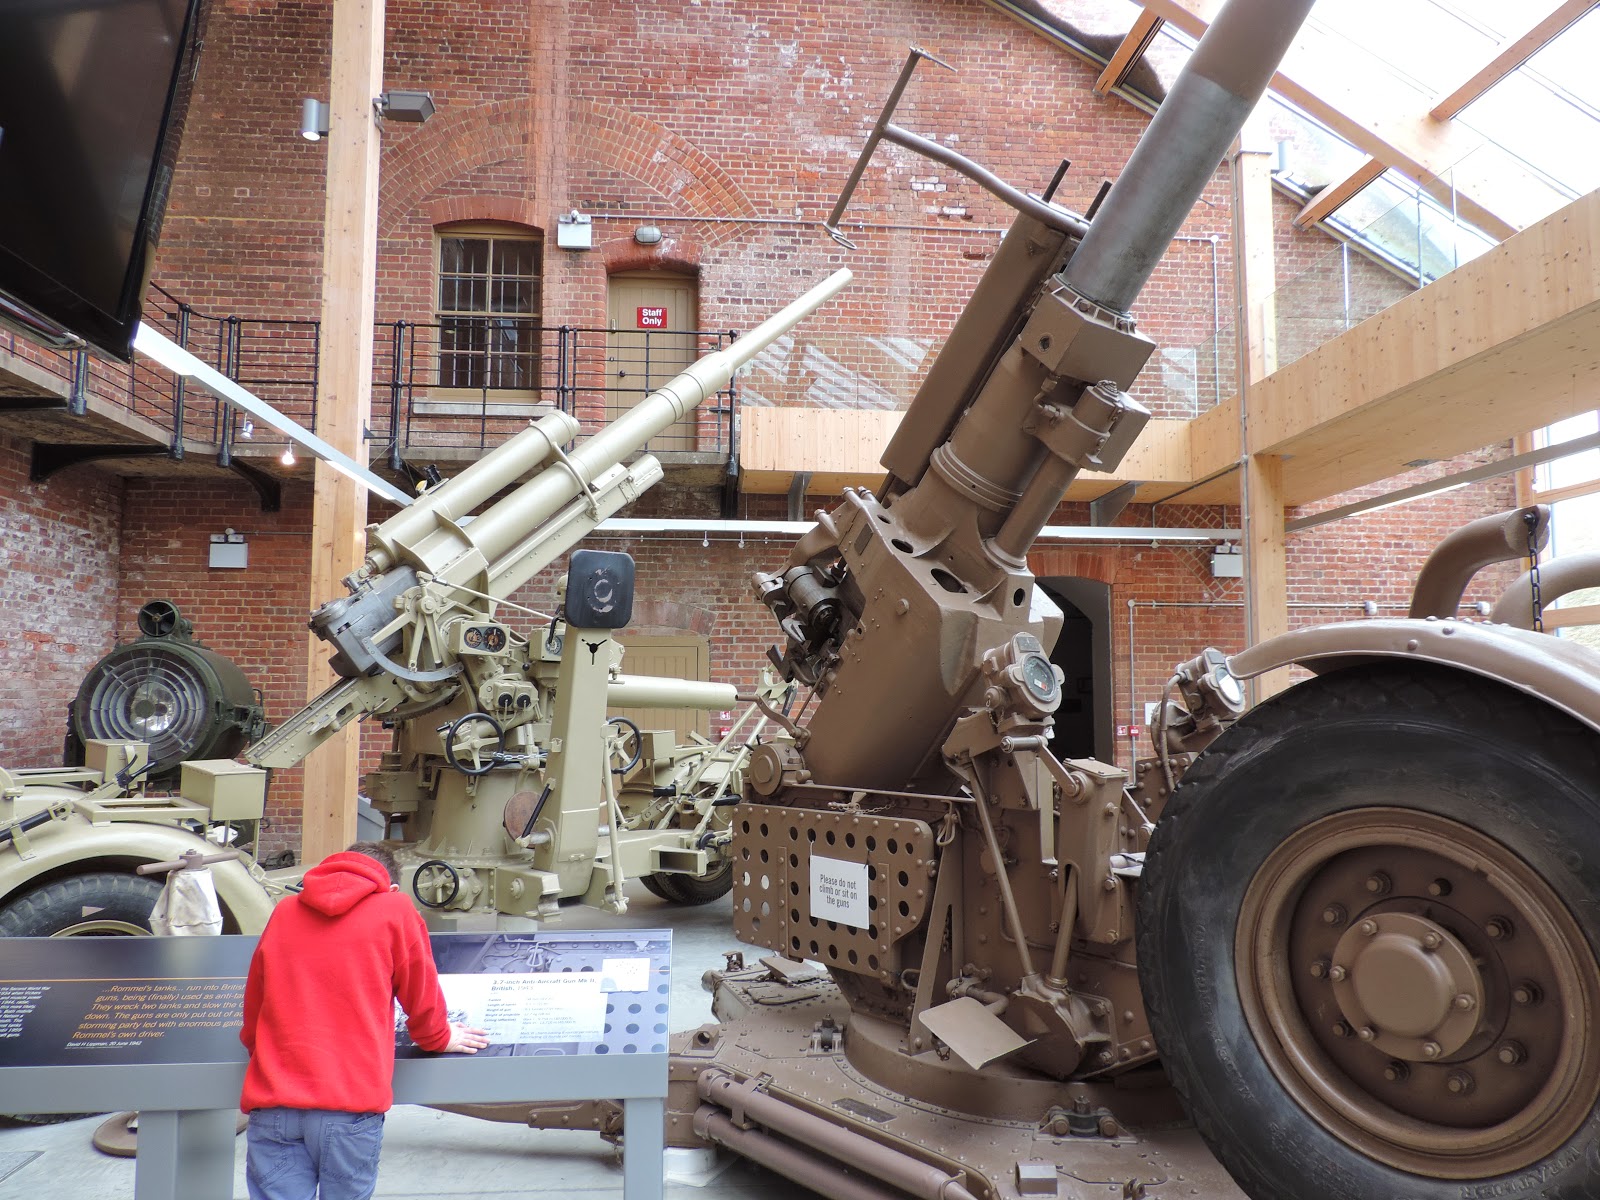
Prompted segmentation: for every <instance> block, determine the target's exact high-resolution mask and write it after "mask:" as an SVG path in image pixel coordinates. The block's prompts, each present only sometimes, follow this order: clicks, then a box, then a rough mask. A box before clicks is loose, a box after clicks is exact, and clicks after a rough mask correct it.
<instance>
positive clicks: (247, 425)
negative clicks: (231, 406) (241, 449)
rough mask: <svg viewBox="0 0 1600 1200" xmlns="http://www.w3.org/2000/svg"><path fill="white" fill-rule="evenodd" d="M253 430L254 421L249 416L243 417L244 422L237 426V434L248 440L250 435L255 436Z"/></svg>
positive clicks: (254, 430)
mask: <svg viewBox="0 0 1600 1200" xmlns="http://www.w3.org/2000/svg"><path fill="white" fill-rule="evenodd" d="M255 432H256V423H255V422H254V421H252V420H251V419H250V418H249V417H246V418H245V419H244V424H242V425H240V426H239V436H240V437H242V438H243V439H244V440H245V441H247V442H248V441H249V440H250V439H251V438H252V437H254V436H255Z"/></svg>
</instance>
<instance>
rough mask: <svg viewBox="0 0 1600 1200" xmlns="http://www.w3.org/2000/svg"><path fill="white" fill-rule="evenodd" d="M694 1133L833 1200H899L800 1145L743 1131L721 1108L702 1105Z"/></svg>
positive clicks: (889, 1192)
mask: <svg viewBox="0 0 1600 1200" xmlns="http://www.w3.org/2000/svg"><path fill="white" fill-rule="evenodd" d="M694 1131H695V1133H696V1134H698V1135H699V1136H700V1137H703V1138H705V1139H706V1140H707V1141H711V1142H716V1143H718V1144H719V1145H723V1146H726V1147H727V1148H728V1149H729V1150H732V1151H733V1152H734V1153H735V1154H737V1155H739V1156H740V1157H741V1158H748V1159H750V1161H752V1162H756V1163H760V1164H761V1165H762V1166H763V1167H766V1168H767V1169H768V1170H769V1171H776V1172H777V1173H778V1174H779V1175H782V1176H783V1177H784V1178H786V1179H792V1180H794V1181H795V1182H796V1183H800V1184H804V1185H805V1186H806V1187H808V1188H810V1189H811V1190H812V1191H814V1192H816V1193H817V1194H819V1195H822V1196H827V1197H828V1198H829V1200H899V1197H898V1196H897V1195H896V1194H895V1193H894V1192H892V1191H890V1190H889V1189H888V1188H885V1187H879V1186H877V1185H876V1184H872V1183H869V1182H868V1181H867V1180H865V1179H858V1178H856V1177H855V1176H853V1175H847V1174H846V1173H845V1172H844V1171H843V1170H841V1169H840V1168H839V1167H836V1166H834V1165H833V1164H832V1163H829V1162H825V1161H823V1160H822V1159H820V1158H818V1157H817V1156H816V1155H815V1154H813V1153H810V1152H809V1151H806V1150H803V1149H801V1148H800V1147H798V1146H793V1145H790V1144H789V1143H788V1142H781V1141H779V1140H778V1139H777V1138H775V1137H773V1136H772V1135H771V1134H770V1133H763V1132H761V1130H759V1129H741V1128H740V1127H739V1126H737V1125H735V1124H734V1123H733V1118H732V1117H730V1116H729V1115H728V1114H727V1113H725V1112H723V1111H722V1110H721V1109H720V1108H716V1107H714V1106H713V1105H710V1104H702V1105H701V1106H700V1107H699V1108H697V1109H696V1110H695V1114H694Z"/></svg>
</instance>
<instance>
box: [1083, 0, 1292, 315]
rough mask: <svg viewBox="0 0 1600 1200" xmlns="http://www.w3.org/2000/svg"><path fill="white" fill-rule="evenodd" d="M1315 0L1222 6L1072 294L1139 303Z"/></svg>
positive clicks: (1101, 227)
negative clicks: (1140, 296)
mask: <svg viewBox="0 0 1600 1200" xmlns="http://www.w3.org/2000/svg"><path fill="white" fill-rule="evenodd" d="M1313 3H1315V0H1228V3H1226V4H1224V5H1223V6H1222V11H1221V12H1219V13H1218V14H1217V17H1216V19H1215V20H1214V21H1212V23H1211V27H1210V28H1209V29H1207V30H1206V33H1205V36H1204V37H1202V38H1201V39H1200V44H1199V45H1198V46H1196V47H1195V51H1194V54H1193V55H1192V56H1190V59H1189V62H1188V64H1187V65H1186V66H1185V67H1184V69H1183V71H1182V72H1181V73H1180V74H1179V76H1178V78H1177V81H1176V82H1175V83H1174V84H1173V86H1172V90H1171V91H1170V92H1168V93H1167V98H1166V99H1165V100H1164V101H1162V103H1161V107H1160V108H1159V109H1158V110H1157V111H1156V115H1155V119H1154V120H1152V121H1151V122H1150V128H1149V129H1147V130H1145V134H1144V136H1143V137H1142V138H1140V139H1139V144H1138V146H1136V147H1135V148H1134V151H1133V155H1132V157H1130V158H1129V159H1128V165H1127V166H1126V167H1124V168H1123V170H1122V174H1121V175H1120V176H1119V177H1118V179H1117V182H1116V183H1115V185H1113V186H1112V188H1111V191H1110V193H1109V194H1108V195H1107V196H1106V199H1105V203H1104V204H1102V205H1101V206H1100V213H1099V215H1098V216H1096V217H1095V219H1094V221H1093V222H1092V223H1091V224H1090V226H1089V232H1088V233H1087V234H1086V235H1085V236H1084V239H1083V244H1082V245H1080V246H1079V247H1078V250H1077V252H1076V253H1075V254H1074V255H1073V256H1072V261H1071V262H1069V263H1068V264H1067V269H1066V271H1065V272H1064V273H1063V275H1064V278H1065V280H1066V282H1067V284H1068V285H1069V286H1070V287H1071V288H1072V289H1073V291H1075V292H1077V293H1078V294H1079V295H1080V296H1087V297H1088V298H1089V299H1090V300H1093V301H1095V302H1096V303H1098V304H1101V305H1104V306H1105V307H1106V308H1109V309H1113V310H1115V311H1117V312H1127V311H1128V309H1129V308H1131V307H1132V305H1133V302H1134V300H1135V299H1136V298H1137V297H1138V295H1139V291H1140V289H1141V288H1143V287H1144V285H1145V281H1146V280H1148V279H1149V278H1150V274H1151V272H1152V271H1154V270H1155V268H1156V264H1157V263H1159V262H1160V261H1161V256H1162V255H1164V254H1165V253H1166V252H1167V246H1168V245H1169V244H1170V243H1171V241H1172V238H1173V235H1174V234H1176V233H1177V232H1178V229H1179V227H1180V226H1182V224H1183V222H1184V219H1185V218H1186V217H1187V216H1188V215H1189V210H1190V209H1191V208H1193V207H1194V204H1195V201H1197V200H1198V199H1199V198H1200V194H1201V193H1202V192H1203V191H1204V190H1205V186H1206V183H1207V182H1208V181H1209V180H1210V179H1211V176H1212V173H1213V172H1215V171H1216V169H1217V163H1219V162H1220V161H1221V160H1222V157H1223V156H1224V155H1225V154H1226V153H1227V152H1228V147H1229V145H1231V144H1232V142H1233V139H1234V138H1235V137H1237V136H1238V135H1239V130H1240V129H1241V128H1242V127H1243V126H1244V123H1245V120H1246V118H1248V117H1249V115H1250V112H1251V110H1252V109H1254V108H1255V106H1256V104H1257V103H1258V102H1259V101H1260V99H1261V96H1262V94H1263V93H1264V92H1265V91H1266V90H1267V84H1269V83H1270V82H1271V81H1272V76H1273V73H1274V72H1275V71H1276V70H1277V69H1278V63H1279V62H1281V61H1282V59H1283V56H1284V54H1285V52H1286V51H1287V50H1288V49H1289V45H1290V43H1291V42H1293V41H1294V38H1295V34H1297V33H1298V32H1299V31H1300V26H1301V25H1303V24H1304V23H1305V19H1306V17H1307V16H1308V15H1309V14H1310V12H1311V6H1312V4H1313Z"/></svg>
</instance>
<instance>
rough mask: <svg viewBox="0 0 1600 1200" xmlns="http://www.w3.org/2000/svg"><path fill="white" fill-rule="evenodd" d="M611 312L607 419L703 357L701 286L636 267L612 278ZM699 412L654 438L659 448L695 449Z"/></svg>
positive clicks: (652, 444)
mask: <svg viewBox="0 0 1600 1200" xmlns="http://www.w3.org/2000/svg"><path fill="white" fill-rule="evenodd" d="M607 311H608V314H609V322H608V323H609V324H610V326H611V329H612V333H611V335H610V339H609V343H608V345H607V347H606V420H607V421H612V420H615V419H616V418H617V417H618V416H620V415H621V414H623V413H625V412H627V411H628V410H629V409H630V408H632V407H633V406H634V405H635V404H637V403H639V401H640V400H642V399H644V398H645V396H646V395H648V394H649V393H650V392H651V391H652V390H653V389H655V388H658V387H660V386H661V385H662V384H663V383H665V382H666V381H667V380H669V379H671V378H672V377H673V376H674V375H676V374H678V372H680V371H682V370H683V369H684V367H686V366H688V365H689V364H690V363H692V362H693V361H694V360H695V359H696V358H697V357H698V347H697V345H696V342H697V339H696V337H695V330H697V329H698V328H699V327H700V302H699V289H698V287H697V286H696V283H695V281H694V279H692V278H691V277H689V276H687V275H672V274H668V273H667V272H665V271H634V272H629V273H627V274H622V275H613V276H611V279H610V283H609V292H608V296H607ZM695 426H696V421H695V416H694V414H692V413H691V414H690V415H689V416H688V417H686V418H684V419H683V420H681V421H676V422H674V423H673V424H672V425H671V426H669V427H668V428H667V429H666V430H665V431H663V432H662V433H660V434H658V435H656V436H655V437H653V438H651V439H650V444H649V446H648V447H647V448H648V449H649V450H652V451H659V450H694V449H696V448H697V442H696V438H695Z"/></svg>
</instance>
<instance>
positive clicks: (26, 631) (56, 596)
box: [0, 436, 123, 767]
mask: <svg viewBox="0 0 1600 1200" xmlns="http://www.w3.org/2000/svg"><path fill="white" fill-rule="evenodd" d="M28 465H29V458H28V447H27V443H26V442H24V441H22V440H20V439H17V438H13V437H8V436H0V609H3V611H4V613H5V619H4V620H3V621H0V767H48V766H59V765H60V763H61V747H62V739H63V738H64V737H65V736H66V732H67V709H68V706H69V705H70V704H71V703H72V698H73V697H74V696H76V695H77V693H78V685H79V684H80V683H81V682H82V681H83V676H84V675H85V674H86V673H87V672H88V670H89V668H90V667H92V666H94V664H95V663H96V662H98V661H99V659H100V657H101V655H103V654H105V653H106V652H107V651H108V650H110V649H111V647H112V645H113V640H114V637H115V633H116V621H117V613H118V611H119V609H120V607H121V600H120V592H119V583H120V581H119V579H118V571H117V560H118V554H119V552H120V525H121V521H122V514H123V484H122V481H121V480H120V479H117V478H115V477H114V476H110V475H106V474H104V473H103V472H101V471H97V470H95V469H94V468H92V467H70V468H68V469H66V470H64V471H60V472H57V473H56V474H55V475H53V476H51V478H50V479H49V480H48V481H46V482H44V483H32V482H30V481H29V479H28Z"/></svg>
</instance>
